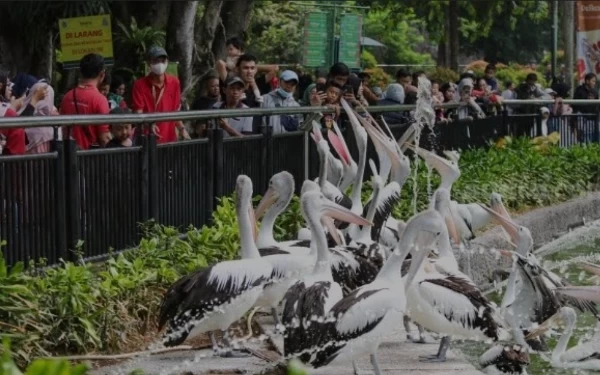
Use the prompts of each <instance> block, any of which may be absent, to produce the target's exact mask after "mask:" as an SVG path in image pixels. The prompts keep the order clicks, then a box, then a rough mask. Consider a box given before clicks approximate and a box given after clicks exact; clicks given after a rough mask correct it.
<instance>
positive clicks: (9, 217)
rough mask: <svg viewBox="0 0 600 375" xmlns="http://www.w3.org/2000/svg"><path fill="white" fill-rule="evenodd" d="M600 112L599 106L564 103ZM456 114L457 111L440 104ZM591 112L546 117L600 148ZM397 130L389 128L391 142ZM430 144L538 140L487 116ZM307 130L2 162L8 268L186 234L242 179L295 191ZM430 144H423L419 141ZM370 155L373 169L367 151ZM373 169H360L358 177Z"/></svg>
mask: <svg viewBox="0 0 600 375" xmlns="http://www.w3.org/2000/svg"><path fill="white" fill-rule="evenodd" d="M551 103H552V101H527V102H523V101H507V104H508V105H510V106H513V105H523V104H527V105H546V104H551ZM565 103H572V104H577V105H596V106H598V105H600V101H565ZM444 107H445V108H455V107H456V105H445V106H444ZM414 108H415V106H407V105H402V106H386V107H370V108H368V110H369V112H371V113H373V114H375V113H385V112H390V111H392V112H393V111H407V110H412V109H414ZM331 111H332V110H331V109H329V108H325V107H300V108H274V109H242V110H218V111H190V112H177V113H164V114H143V115H139V114H138V115H112V116H53V117H42V116H39V117H27V118H0V128H6V127H14V126H20V127H37V126H69V125H73V124H78V125H83V124H87V125H93V124H99V123H102V124H107V123H108V124H116V123H124V122H126V123H127V122H128V123H134V124H140V125H147V124H150V123H152V122H156V121H164V120H196V119H214V118H227V117H244V116H269V115H275V114H294V113H302V114H313V113H330V112H331ZM598 116H599V114H598V113H592V114H583V115H582V114H578V115H572V116H563V117H558V118H553V119H551V120H550V121H549V123H548V127H549V129H548V130H549V131H551V130H556V131H559V133H560V134H561V145H562V146H570V145H572V144H577V143H585V142H599V141H600V131H599V129H600V120H599V117H598ZM351 129H352V128H351V127H346V129H344V130H343V131H344V133H345V138H346V140H347V143H348V147H349V148H350V151H351V153H352V154H353V157H355V158H356V157H357V156H358V155H357V148H356V145H355V142H354V136H353V135H352V133H351ZM405 129H406V124H404V125H390V130H391V131H392V133H393V134H394V136H395V137H396V138H398V137H400V136H401V135H402V134H403V132H404V130H405ZM434 131H435V134H436V137H434V138H435V142H437V144H435V145H434V144H429V145H427V146H425V147H430V148H432V147H434V148H444V149H450V148H461V149H465V148H469V147H481V146H486V145H487V144H488V143H489V142H490V141H494V140H495V139H496V138H498V137H502V136H504V135H526V136H536V135H538V134H541V119H540V117H539V115H537V114H532V115H515V116H508V114H507V113H506V112H504V113H503V114H502V115H501V116H497V117H489V118H486V119H482V120H474V121H455V122H452V123H450V124H445V125H439V126H436V127H435V128H434ZM309 140H310V138H309V137H308V134H307V133H306V132H302V131H297V132H291V133H285V134H273V133H272V129H271V128H268V127H263V128H262V129H261V132H260V134H256V135H251V136H246V137H242V138H235V137H230V138H224V136H223V131H222V130H220V129H213V130H210V131H209V132H208V137H207V138H203V139H196V140H190V141H181V142H176V143H169V144H157V140H156V137H155V136H154V135H148V136H141V137H139V140H138V144H137V145H136V146H134V147H130V148H119V149H95V150H86V151H81V150H78V149H77V147H76V144H75V142H74V141H73V140H63V141H55V142H54V148H53V151H52V152H50V153H46V154H35V155H19V156H2V157H0V239H1V240H5V241H6V242H7V244H6V246H4V247H3V249H2V251H3V254H4V257H5V258H6V259H7V261H8V263H9V264H14V263H15V262H18V261H27V260H29V259H36V260H37V259H40V258H45V259H47V262H48V264H55V263H57V262H58V261H59V259H61V258H62V259H74V255H73V252H72V251H70V250H72V249H75V248H76V247H77V246H78V244H79V243H80V241H83V248H82V251H83V256H84V258H85V259H87V260H99V259H103V258H105V257H106V256H107V254H108V253H109V251H110V250H111V249H112V250H114V251H119V250H123V249H126V248H129V247H132V246H134V245H136V244H137V243H138V241H139V239H140V236H141V234H140V232H139V229H138V224H139V223H140V222H144V221H147V220H150V219H154V220H156V221H157V222H159V223H162V224H167V225H171V226H175V227H178V228H180V229H185V228H186V227H187V226H189V225H194V226H196V227H200V226H202V225H204V224H208V223H209V222H210V219H211V214H212V212H213V208H214V207H215V204H216V197H221V196H226V195H229V194H231V193H232V192H233V190H234V187H235V179H236V177H237V176H238V175H239V174H242V173H243V174H246V175H248V176H249V177H250V178H251V179H252V180H253V182H254V191H255V193H256V194H261V193H262V192H263V191H264V190H265V188H266V186H267V184H268V180H269V178H270V177H271V176H272V175H273V174H275V173H277V172H279V171H283V170H287V171H289V172H290V173H292V175H293V176H294V177H295V179H296V188H297V191H299V189H300V186H301V184H302V181H303V180H304V179H305V178H311V179H314V178H315V177H317V175H318V155H317V152H316V148H315V146H314V143H313V142H312V141H309ZM421 141H422V142H428V137H422V138H421ZM368 157H369V158H372V159H373V160H375V161H377V160H378V159H377V155H376V154H375V151H374V149H373V147H372V145H371V144H370V143H369V147H368ZM369 173H370V170H369V169H368V168H367V170H366V171H365V174H366V176H365V178H368V177H369Z"/></svg>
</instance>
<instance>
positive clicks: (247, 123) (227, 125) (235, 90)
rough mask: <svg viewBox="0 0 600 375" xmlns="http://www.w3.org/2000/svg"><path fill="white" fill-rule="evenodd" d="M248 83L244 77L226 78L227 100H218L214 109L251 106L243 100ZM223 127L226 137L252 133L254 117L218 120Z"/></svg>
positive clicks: (233, 76)
mask: <svg viewBox="0 0 600 375" xmlns="http://www.w3.org/2000/svg"><path fill="white" fill-rule="evenodd" d="M245 88H246V84H245V82H244V80H243V79H241V78H240V77H238V76H235V75H232V76H229V77H228V78H227V80H225V100H224V101H222V102H217V103H216V104H215V105H214V106H213V108H214V109H242V108H249V107H248V106H247V105H245V104H244V103H243V102H242V98H243V95H244V90H245ZM217 121H218V124H219V126H220V127H221V129H223V130H225V134H224V135H225V137H240V136H243V135H244V134H252V117H232V118H226V119H219V120H217Z"/></svg>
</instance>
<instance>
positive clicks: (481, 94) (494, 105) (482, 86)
mask: <svg viewBox="0 0 600 375" xmlns="http://www.w3.org/2000/svg"><path fill="white" fill-rule="evenodd" d="M471 95H472V96H473V97H474V98H475V102H477V103H478V104H479V105H480V106H484V107H485V109H486V111H487V114H488V115H494V116H495V115H496V114H497V111H498V109H499V108H500V106H501V104H502V98H501V97H500V96H498V95H496V94H494V92H493V91H492V89H491V87H490V86H488V84H487V80H486V79H485V78H480V79H478V80H477V84H476V85H475V87H474V88H473V91H472V94H471Z"/></svg>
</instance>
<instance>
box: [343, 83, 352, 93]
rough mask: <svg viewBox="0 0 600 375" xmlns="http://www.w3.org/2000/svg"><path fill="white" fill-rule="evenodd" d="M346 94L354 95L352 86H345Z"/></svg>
mask: <svg viewBox="0 0 600 375" xmlns="http://www.w3.org/2000/svg"><path fill="white" fill-rule="evenodd" d="M344 94H354V88H353V87H352V86H351V85H345V86H344Z"/></svg>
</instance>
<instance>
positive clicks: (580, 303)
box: [542, 270, 600, 319]
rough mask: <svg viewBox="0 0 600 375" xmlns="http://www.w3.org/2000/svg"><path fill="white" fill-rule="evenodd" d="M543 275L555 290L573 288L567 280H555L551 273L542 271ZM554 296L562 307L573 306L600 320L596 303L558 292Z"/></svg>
mask: <svg viewBox="0 0 600 375" xmlns="http://www.w3.org/2000/svg"><path fill="white" fill-rule="evenodd" d="M542 273H543V274H544V276H545V277H546V279H547V280H548V281H550V282H551V283H552V285H554V287H555V288H562V287H565V286H571V283H569V282H568V281H567V280H565V279H561V280H556V279H555V278H553V277H551V275H550V273H549V272H547V271H546V270H542ZM554 294H555V295H556V298H558V301H559V302H560V303H561V305H569V306H572V307H574V308H576V309H578V310H579V311H581V312H586V311H587V312H591V313H592V314H594V316H595V317H596V318H597V319H600V316H599V314H598V309H597V308H596V303H595V302H594V301H588V300H582V299H578V298H574V297H571V296H567V295H564V294H561V293H556V292H555V293H554Z"/></svg>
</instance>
